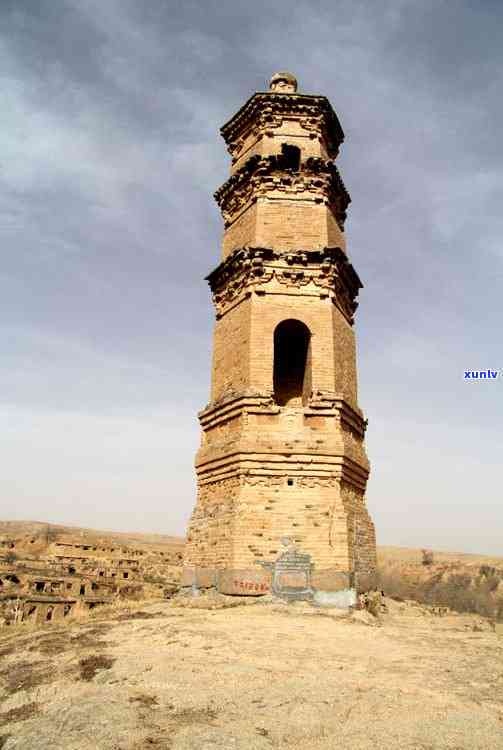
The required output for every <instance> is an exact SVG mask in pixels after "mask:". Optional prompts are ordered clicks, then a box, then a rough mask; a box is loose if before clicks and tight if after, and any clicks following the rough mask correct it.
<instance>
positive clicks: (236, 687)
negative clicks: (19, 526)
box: [0, 603, 503, 750]
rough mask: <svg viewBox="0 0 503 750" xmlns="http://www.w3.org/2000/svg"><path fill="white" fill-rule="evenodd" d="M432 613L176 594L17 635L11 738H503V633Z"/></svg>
mask: <svg viewBox="0 0 503 750" xmlns="http://www.w3.org/2000/svg"><path fill="white" fill-rule="evenodd" d="M422 612H423V610H421V608H419V607H412V606H406V605H401V604H396V603H391V612H390V614H387V615H383V617H382V618H381V620H380V622H378V621H375V620H374V619H373V618H372V617H371V616H370V615H367V613H356V614H355V615H354V616H352V617H349V616H344V615H342V616H341V614H340V613H334V612H333V611H331V610H330V611H327V610H317V609H313V608H311V607H307V606H305V605H300V606H299V605H294V606H286V605H282V604H257V605H253V606H238V607H233V608H225V609H210V610H208V609H193V608H180V607H175V606H172V605H171V604H169V603H166V604H157V605H149V606H147V607H144V608H143V613H144V614H143V615H142V614H141V613H140V614H138V613H137V614H136V616H135V617H134V618H133V619H132V618H131V617H128V616H127V615H123V618H125V619H118V618H117V617H114V618H112V617H110V616H107V617H108V619H103V620H98V619H96V620H94V621H89V622H87V623H82V624H76V623H74V624H72V625H71V626H65V627H58V628H50V627H46V628H44V629H43V630H38V631H37V632H34V633H23V634H21V635H20V634H7V635H3V634H2V635H0V701H1V702H0V748H2V750H14V749H16V750H28V749H30V750H31V749H32V748H33V749H34V748H37V750H45V749H46V748H47V749H49V748H51V750H96V749H98V750H140V748H142V749H143V748H158V749H161V748H162V749H164V748H165V749H166V750H168V749H169V750H188V749H189V748H190V749H191V750H192V749H193V750H196V749H197V750H214V748H219V749H222V750H227V749H229V750H231V749H232V750H254V749H255V748H256V749H257V750H259V749H260V750H262V749H264V750H270V749H271V748H281V749H283V748H285V749H286V748H295V749H296V750H300V749H303V748H307V749H309V750H310V749H311V748H312V749H313V750H322V749H323V750H329V749H330V750H332V749H333V748H351V750H370V749H372V750H376V748H386V750H395V749H396V750H398V749H400V750H437V748H438V749H440V748H442V749H444V748H445V749H447V748H449V750H475V749H477V750H479V749H480V750H498V749H499V748H501V749H502V750H503V640H502V639H501V638H497V636H496V635H495V634H494V632H492V630H491V629H490V627H489V625H488V624H485V623H481V624H479V625H477V623H480V620H478V619H477V618H474V617H471V616H461V615H452V616H447V617H433V616H432V615H427V614H423V613H422ZM473 628H475V630H474V629H473ZM79 662H82V663H79Z"/></svg>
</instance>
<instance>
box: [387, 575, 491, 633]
mask: <svg viewBox="0 0 503 750" xmlns="http://www.w3.org/2000/svg"><path fill="white" fill-rule="evenodd" d="M501 580H503V576H502V577H500V576H499V575H498V574H497V573H495V572H493V569H490V571H484V570H483V566H481V568H479V569H478V570H477V572H471V573H470V572H458V571H453V572H450V573H449V571H446V570H445V568H442V567H441V568H440V569H437V570H434V569H430V570H429V574H428V576H427V577H426V578H423V577H421V576H419V575H418V576H413V575H410V574H409V575H404V572H403V570H401V569H400V566H398V565H387V566H381V567H380V568H379V570H378V573H377V575H376V578H375V583H374V585H375V587H376V588H378V589H381V590H382V591H383V592H384V593H385V595H386V596H389V597H391V598H393V599H398V600H406V599H413V600H415V601H417V602H419V603H420V604H427V605H430V606H434V607H448V608H449V609H451V610H453V611H455V612H471V613H473V614H478V615H481V616H483V617H488V618H490V619H493V620H496V621H502V620H503V597H502V596H501V595H498V594H497V589H498V585H499V583H500V581H501Z"/></svg>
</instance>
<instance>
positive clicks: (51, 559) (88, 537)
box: [0, 522, 183, 627]
mask: <svg viewBox="0 0 503 750" xmlns="http://www.w3.org/2000/svg"><path fill="white" fill-rule="evenodd" d="M182 552H183V540H182V539H177V538H176V537H168V536H166V537H163V536H161V535H154V534H151V535H135V534H118V533H114V532H102V531H94V530H90V529H78V528H69V527H65V526H56V525H53V524H44V523H38V522H33V523H30V522H28V523H21V522H2V523H0V627H1V626H2V625H4V626H5V625H7V626H8V625H11V624H18V623H37V624H40V623H42V622H46V623H52V622H57V621H59V620H62V619H67V618H69V619H71V618H73V617H75V616H81V615H82V614H83V613H85V612H88V611H90V610H93V609H96V608H97V607H101V606H104V605H105V604H110V603H112V602H114V601H117V600H124V599H163V598H166V597H169V596H171V595H172V594H173V593H174V591H176V590H177V588H178V581H179V574H180V563H181V560H182Z"/></svg>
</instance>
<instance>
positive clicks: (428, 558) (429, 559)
mask: <svg viewBox="0 0 503 750" xmlns="http://www.w3.org/2000/svg"><path fill="white" fill-rule="evenodd" d="M421 553H422V555H423V561H422V562H423V565H433V563H434V557H433V552H432V551H431V549H422V550H421Z"/></svg>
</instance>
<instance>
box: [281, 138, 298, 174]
mask: <svg viewBox="0 0 503 750" xmlns="http://www.w3.org/2000/svg"><path fill="white" fill-rule="evenodd" d="M281 166H282V167H283V169H285V170H289V171H291V172H298V171H299V169H300V148H299V147H298V146H293V145H292V144H291V143H282V144H281Z"/></svg>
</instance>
